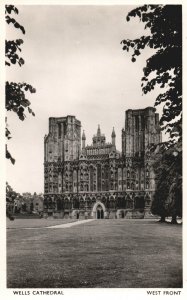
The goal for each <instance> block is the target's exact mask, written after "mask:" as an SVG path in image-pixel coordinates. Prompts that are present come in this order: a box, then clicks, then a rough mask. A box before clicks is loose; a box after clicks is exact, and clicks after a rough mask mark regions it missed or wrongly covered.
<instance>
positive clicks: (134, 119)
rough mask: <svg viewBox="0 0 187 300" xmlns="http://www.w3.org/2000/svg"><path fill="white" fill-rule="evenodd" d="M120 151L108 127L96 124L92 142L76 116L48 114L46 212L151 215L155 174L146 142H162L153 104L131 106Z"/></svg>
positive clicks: (78, 215) (82, 216)
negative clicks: (108, 137)
mask: <svg viewBox="0 0 187 300" xmlns="http://www.w3.org/2000/svg"><path fill="white" fill-rule="evenodd" d="M121 134H122V139H121V142H122V151H121V152H120V151H118V150H117V149H116V133H115V130H114V128H113V129H112V128H111V141H110V142H107V141H106V138H105V135H104V134H103V133H102V130H101V128H100V126H99V125H98V128H97V132H96V134H94V135H93V138H92V144H91V145H86V133H85V132H84V131H83V132H82V135H81V122H80V121H79V120H77V119H76V117H75V116H66V117H60V118H49V133H48V135H46V136H45V138H44V215H45V216H53V217H55V218H76V219H87V218H95V219H103V218H143V217H148V216H149V215H150V206H151V201H152V198H153V194H154V190H155V178H154V172H153V168H152V161H151V158H150V155H149V146H151V145H153V144H154V145H155V144H159V143H160V142H161V131H160V127H159V115H158V114H157V113H155V108H153V107H147V108H145V109H137V110H132V109H129V110H127V111H126V114H125V126H124V128H123V129H122V133H121Z"/></svg>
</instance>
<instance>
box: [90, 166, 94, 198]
mask: <svg viewBox="0 0 187 300" xmlns="http://www.w3.org/2000/svg"><path fill="white" fill-rule="evenodd" d="M93 176H94V170H93V166H90V191H91V192H93V190H94V187H93Z"/></svg>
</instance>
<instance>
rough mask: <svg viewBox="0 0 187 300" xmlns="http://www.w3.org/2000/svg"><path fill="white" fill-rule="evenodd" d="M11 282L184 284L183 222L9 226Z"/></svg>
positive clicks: (59, 285)
mask: <svg viewBox="0 0 187 300" xmlns="http://www.w3.org/2000/svg"><path fill="white" fill-rule="evenodd" d="M61 222H62V220H61ZM7 286H8V287H9V288H180V287H182V226H180V225H170V224H160V223H158V222H156V221H154V220H126V219H119V220H95V221H93V222H90V223H86V224H82V225H81V224H80V225H78V226H74V227H71V228H66V229H46V228H40V229H33V230H23V229H19V228H17V229H16V230H14V229H9V230H8V231H7Z"/></svg>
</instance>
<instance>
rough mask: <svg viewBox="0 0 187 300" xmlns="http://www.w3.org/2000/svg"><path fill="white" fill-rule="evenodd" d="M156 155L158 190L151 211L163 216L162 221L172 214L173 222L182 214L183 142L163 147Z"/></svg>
mask: <svg viewBox="0 0 187 300" xmlns="http://www.w3.org/2000/svg"><path fill="white" fill-rule="evenodd" d="M153 155H154V163H153V167H154V170H155V179H156V191H155V194H154V197H153V202H152V206H151V211H152V213H153V214H156V215H159V216H161V220H160V221H161V222H164V221H165V218H166V217H167V216H172V223H174V224H175V223H176V217H177V216H179V217H181V216H182V143H181V142H178V143H177V144H176V145H175V146H173V147H170V148H169V149H167V150H166V149H165V147H161V148H160V149H159V151H158V152H157V154H156V157H155V151H154V152H153Z"/></svg>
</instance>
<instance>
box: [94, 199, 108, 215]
mask: <svg viewBox="0 0 187 300" xmlns="http://www.w3.org/2000/svg"><path fill="white" fill-rule="evenodd" d="M105 214H106V208H105V206H104V204H103V203H102V202H100V201H98V202H96V203H95V204H94V206H93V209H92V216H93V218H94V219H104V218H105Z"/></svg>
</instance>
